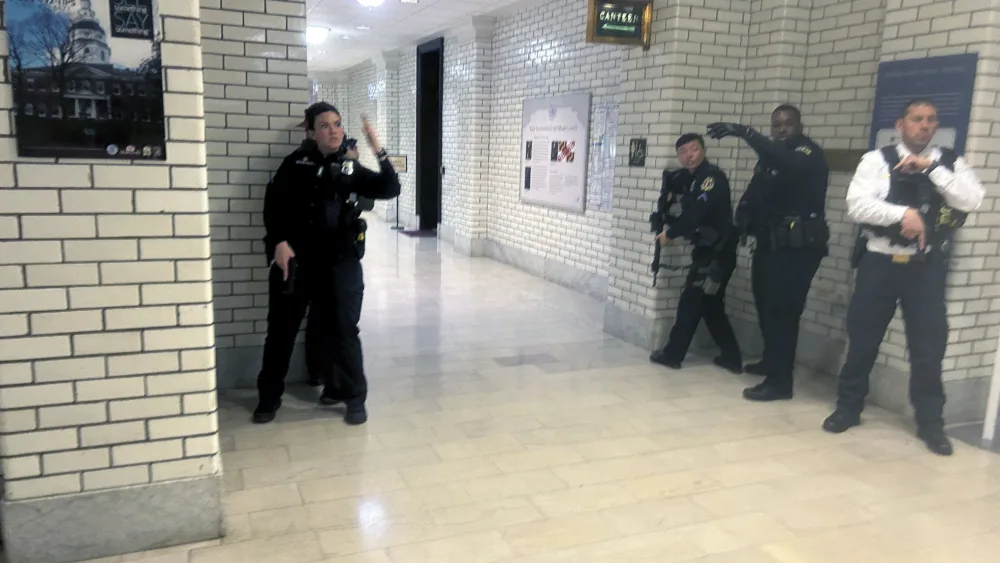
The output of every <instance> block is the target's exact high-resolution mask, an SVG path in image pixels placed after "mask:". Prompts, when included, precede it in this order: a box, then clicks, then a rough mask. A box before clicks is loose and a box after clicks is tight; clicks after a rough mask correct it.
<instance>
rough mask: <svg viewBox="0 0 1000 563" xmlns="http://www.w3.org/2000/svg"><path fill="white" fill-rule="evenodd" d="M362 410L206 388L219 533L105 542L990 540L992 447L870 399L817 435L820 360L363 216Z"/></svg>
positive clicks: (718, 556) (914, 545)
mask: <svg viewBox="0 0 1000 563" xmlns="http://www.w3.org/2000/svg"><path fill="white" fill-rule="evenodd" d="M369 240H370V242H369V252H368V256H367V257H366V259H365V264H366V276H367V286H368V290H367V294H366V303H365V310H364V321H363V327H362V335H363V338H364V341H365V345H366V353H367V358H366V360H367V362H366V363H367V366H368V373H369V377H370V379H371V388H372V391H371V395H370V399H371V400H370V403H369V407H370V413H371V420H370V421H369V423H368V424H366V425H364V426H360V427H349V426H346V425H345V424H343V422H342V420H341V418H340V416H339V414H340V413H339V412H335V411H333V410H331V409H327V408H322V407H318V406H316V401H315V399H316V393H317V392H316V391H315V390H313V389H311V388H307V387H301V388H292V389H290V391H289V396H287V397H286V400H285V406H284V408H283V409H282V410H281V411H280V412H279V413H278V417H277V420H276V421H275V422H274V423H272V424H270V425H266V426H263V427H262V426H253V425H251V424H250V422H249V419H250V412H249V409H250V408H252V406H253V401H254V399H253V393H252V392H240V393H229V394H226V395H224V396H223V397H222V398H221V407H220V408H221V411H220V417H221V421H220V424H221V426H222V431H223V435H222V444H223V449H224V451H225V454H224V456H223V464H224V468H225V483H226V493H225V507H226V529H227V536H226V537H225V538H224V539H222V540H220V541H215V542H209V543H205V544H199V545H195V546H187V547H183V548H173V549H168V550H162V551H158V552H155V553H148V554H136V555H132V556H125V557H115V558H110V559H105V560H102V561H103V562H109V563H110V562H119V561H134V560H141V561H144V562H145V563H236V562H239V563H249V562H262V563H263V562H266V563H279V562H280V563H305V562H313V561H325V562H328V563H333V562H337V563H415V562H428V563H449V562H455V563H477V562H510V563H514V562H518V563H529V562H530V563H554V562H565V563H583V562H623V563H626V562H627V563H633V562H657V563H669V562H676V561H699V562H702V563H776V562H781V563H827V562H836V563H843V562H851V563H902V562H906V563H925V562H935V563H944V562H947V563H977V562H983V563H986V562H990V563H995V562H996V561H997V555H996V554H997V553H1000V457H997V456H995V455H993V454H989V453H987V452H983V451H980V450H976V449H973V448H971V447H969V446H966V445H965V444H960V443H956V454H955V456H954V457H952V458H940V457H935V456H934V455H932V454H930V453H928V452H927V451H926V450H925V449H924V447H923V445H922V444H921V443H920V442H919V441H917V440H916V439H915V438H914V437H913V435H912V431H911V430H910V428H909V426H908V424H907V421H905V420H901V419H899V418H898V417H896V416H894V415H891V414H888V413H885V412H884V411H879V410H877V409H871V410H870V411H869V412H867V413H866V418H865V424H864V425H863V426H862V427H860V428H857V429H854V430H852V431H851V432H848V433H847V434H843V435H839V436H832V435H829V434H824V433H823V432H822V430H821V429H820V424H821V423H822V421H823V417H824V416H826V415H827V414H829V408H830V404H831V395H830V392H829V391H828V390H827V389H828V382H827V384H823V383H814V384H812V385H809V384H806V385H802V386H800V388H799V394H798V396H797V397H796V398H795V400H794V401H790V402H784V403H782V404H763V405H762V404H753V403H748V402H746V401H744V400H743V399H742V398H741V397H740V391H741V389H742V388H743V387H744V386H745V385H746V384H748V383H751V382H752V381H753V379H752V378H751V377H749V376H743V377H736V376H733V375H731V374H728V373H726V372H723V371H721V370H718V369H716V368H714V367H713V366H711V365H707V364H705V363H704V362H697V361H689V362H688V365H687V366H686V368H685V369H684V370H683V371H680V372H671V371H668V370H666V369H664V368H660V367H654V366H651V365H649V363H648V361H647V359H646V358H647V354H648V353H647V351H645V350H640V349H637V348H635V347H632V346H629V345H627V344H624V343H622V342H621V341H618V340H615V339H613V338H610V337H608V336H606V335H605V334H603V332H602V330H601V324H602V323H601V318H602V315H603V303H599V302H595V301H592V300H589V299H587V298H585V297H581V296H580V295H577V294H575V293H573V292H571V291H569V290H565V289H563V288H560V287H557V286H554V285H552V284H549V283H546V282H544V281H541V280H539V279H537V278H534V277H531V276H529V275H527V274H524V273H522V272H520V271H517V270H514V269H512V268H510V267H507V266H504V265H501V264H498V263H496V262H493V261H490V260H488V259H470V258H466V257H462V256H459V255H456V254H455V253H454V252H452V250H451V248H450V246H448V245H439V244H438V241H437V240H435V239H411V238H407V237H401V236H397V235H396V234H394V233H392V232H391V231H389V230H388V228H387V227H386V226H384V225H382V224H373V226H372V229H371V232H370V238H369Z"/></svg>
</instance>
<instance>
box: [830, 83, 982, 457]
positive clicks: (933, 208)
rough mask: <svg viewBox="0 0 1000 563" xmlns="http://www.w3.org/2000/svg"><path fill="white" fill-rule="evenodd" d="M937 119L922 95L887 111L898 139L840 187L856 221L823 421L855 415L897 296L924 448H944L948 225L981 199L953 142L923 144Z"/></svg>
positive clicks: (855, 420)
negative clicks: (842, 347)
mask: <svg viewBox="0 0 1000 563" xmlns="http://www.w3.org/2000/svg"><path fill="white" fill-rule="evenodd" d="M937 127H938V118H937V109H936V108H935V106H934V104H933V103H932V102H931V101H929V100H924V99H916V100H913V101H911V102H909V103H908V104H907V105H906V106H905V107H904V108H903V112H902V114H901V115H900V117H899V119H898V120H897V121H896V130H897V131H898V132H899V133H900V136H901V139H902V140H901V142H900V143H898V144H897V145H894V146H887V147H883V148H882V149H880V150H875V151H872V152H869V153H867V154H866V155H865V156H864V157H863V158H862V159H861V163H860V164H859V165H858V169H857V171H856V172H855V174H854V178H853V179H852V180H851V184H850V186H849V187H848V190H847V213H848V215H849V216H850V217H851V219H853V220H854V221H856V222H858V223H859V224H860V227H861V229H860V236H859V238H858V242H857V246H856V248H855V252H854V255H853V256H852V265H853V266H854V267H855V268H856V269H857V278H856V282H855V288H854V295H853V297H852V298H851V304H850V306H849V308H848V311H847V334H848V339H849V341H850V343H849V347H848V352H847V360H846V361H845V362H844V366H843V368H842V369H841V371H840V376H839V378H838V399H837V408H836V410H835V411H834V413H833V414H832V415H830V417H829V418H827V419H826V420H825V421H824V423H823V428H824V429H825V430H826V431H827V432H833V433H840V432H844V431H846V430H848V429H849V428H851V427H853V426H857V425H858V424H860V422H861V418H860V415H861V410H862V408H863V407H864V401H865V398H866V397H867V395H868V377H869V374H870V373H871V369H872V366H873V365H874V363H875V359H876V357H877V356H878V349H879V344H881V342H882V338H883V337H884V336H885V330H886V327H887V326H888V325H889V322H890V321H891V320H892V317H893V315H894V314H895V312H896V304H897V303H899V305H900V306H901V307H902V312H903V320H904V321H905V323H906V344H907V348H909V353H910V400H911V401H912V403H913V408H914V411H915V414H916V422H917V436H919V437H920V439H921V440H923V441H924V443H925V444H926V445H927V447H928V448H929V449H930V450H931V451H932V452H934V453H936V454H939V455H951V453H952V445H951V442H950V441H949V440H948V437H947V436H946V435H945V432H944V418H943V411H944V403H945V396H944V388H943V385H942V381H941V363H942V360H943V359H944V354H945V348H946V346H947V342H948V316H947V310H946V308H945V287H946V284H947V277H948V263H949V260H950V257H951V252H952V248H953V237H954V234H955V230H956V229H957V228H959V227H960V226H962V224H963V223H964V222H965V218H966V216H967V214H968V213H970V212H972V211H974V210H976V209H977V208H978V207H979V206H980V204H982V201H983V197H984V195H985V190H984V189H983V186H982V184H981V183H980V182H979V180H978V179H977V178H976V176H975V174H974V173H973V172H972V170H971V169H970V168H969V166H968V165H967V164H966V162H965V161H964V160H963V159H962V158H961V157H959V156H957V155H956V154H955V152H954V151H952V150H950V149H947V148H943V147H937V146H934V145H933V144H931V143H932V140H933V138H934V134H935V133H936V131H937Z"/></svg>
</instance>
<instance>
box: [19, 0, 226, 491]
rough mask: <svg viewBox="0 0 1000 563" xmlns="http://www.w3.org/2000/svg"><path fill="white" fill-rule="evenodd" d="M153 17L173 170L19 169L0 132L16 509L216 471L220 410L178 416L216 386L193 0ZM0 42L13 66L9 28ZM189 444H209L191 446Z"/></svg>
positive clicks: (43, 164)
mask: <svg viewBox="0 0 1000 563" xmlns="http://www.w3.org/2000/svg"><path fill="white" fill-rule="evenodd" d="M205 3H207V4H211V2H205ZM216 3H217V2H216ZM159 11H160V16H161V18H160V22H159V24H160V25H159V29H163V30H164V44H163V53H164V60H163V64H164V67H165V68H167V69H168V73H170V74H171V75H172V78H171V80H169V81H167V84H168V85H169V86H170V88H171V89H170V90H168V91H167V92H166V98H167V107H166V117H167V120H168V122H167V131H168V134H167V155H168V158H169V160H168V161H166V163H148V164H147V163H144V162H135V163H125V162H121V163H115V162H109V161H100V162H81V161H72V162H63V161H61V160H55V159H24V158H19V157H18V156H17V152H16V145H15V139H14V137H13V136H12V134H11V132H10V131H9V130H8V128H7V127H4V128H3V129H4V130H3V131H2V132H0V175H2V176H3V180H2V181H0V327H2V329H0V457H2V466H3V474H4V478H5V480H6V482H5V498H6V500H8V501H16V500H24V499H31V498H37V497H47V496H52V495H60V494H72V493H80V492H84V491H93V490H97V489H106V488H115V487H123V486H128V485H141V484H145V483H150V482H154V481H164V480H172V479H179V478H182V477H184V478H187V477H198V476H208V475H213V474H217V473H218V472H219V471H220V464H219V457H218V452H219V448H218V438H217V431H218V429H217V417H216V414H215V411H216V409H215V406H214V404H212V406H211V407H210V408H206V409H202V410H200V411H198V412H197V415H195V416H184V415H186V414H187V411H186V407H185V405H187V404H188V403H189V402H190V400H191V399H192V398H194V397H199V396H201V395H203V394H204V393H206V392H208V393H214V389H215V371H214V363H213V361H214V360H213V357H214V351H213V344H214V342H213V334H212V329H211V325H212V322H213V319H212V314H211V301H212V296H211V268H210V261H209V237H208V235H209V233H208V211H209V201H208V197H207V191H206V178H207V175H206V173H205V167H206V146H205V142H204V141H203V139H202V135H203V133H202V131H203V130H204V119H205V118H204V116H203V110H202V108H203V94H202V62H201V58H200V47H199V42H200V41H201V39H200V38H199V31H200V26H199V24H198V21H197V14H198V2H197V0H171V1H170V2H161V3H160V4H159ZM0 43H2V44H3V45H4V48H3V49H2V50H0V53H3V54H2V55H0V58H3V59H6V56H5V54H6V44H7V37H6V34H2V33H0ZM3 63H4V64H6V60H4V61H3ZM180 77H183V78H182V79H178V80H175V79H177V78H180ZM0 80H3V82H0V99H5V100H8V102H7V104H9V100H10V99H11V91H10V86H9V84H8V83H7V82H6V77H4V78H0ZM10 121H11V114H10V106H9V105H3V106H2V107H0V123H3V124H5V125H6V124H8V123H10ZM14 173H16V182H15V180H14ZM185 357H190V358H192V359H193V358H202V359H203V360H204V361H201V362H191V361H183V358H185ZM153 395H156V396H155V397H154V396H153ZM187 440H197V442H194V443H197V444H201V447H199V448H197V449H191V450H189V451H185V449H184V448H183V447H182V445H183V444H184V443H185V441H187ZM159 462H168V463H172V464H180V465H177V467H183V468H184V470H183V471H181V470H179V469H174V467H175V466H173V465H170V466H167V467H165V468H164V469H159V465H158V463H159Z"/></svg>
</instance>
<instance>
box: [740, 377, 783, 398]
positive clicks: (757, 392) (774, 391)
mask: <svg viewBox="0 0 1000 563" xmlns="http://www.w3.org/2000/svg"><path fill="white" fill-rule="evenodd" d="M743 398H744V399H746V400H748V401H758V402H769V401H785V400H788V399H791V398H792V390H791V389H785V388H782V387H778V386H777V385H775V384H773V383H771V382H769V381H768V380H766V379H765V380H764V382H763V383H760V384H758V385H755V386H753V387H748V388H746V389H744V390H743Z"/></svg>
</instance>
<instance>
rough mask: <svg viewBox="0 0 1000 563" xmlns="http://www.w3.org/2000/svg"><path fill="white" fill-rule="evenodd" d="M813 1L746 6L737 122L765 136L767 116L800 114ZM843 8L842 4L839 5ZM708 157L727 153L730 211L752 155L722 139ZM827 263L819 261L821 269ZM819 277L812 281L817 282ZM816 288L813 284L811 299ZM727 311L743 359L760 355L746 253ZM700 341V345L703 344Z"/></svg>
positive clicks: (771, 0)
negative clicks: (784, 109) (785, 108)
mask: <svg viewBox="0 0 1000 563" xmlns="http://www.w3.org/2000/svg"><path fill="white" fill-rule="evenodd" d="M812 4H813V0H755V1H754V2H752V4H751V6H750V11H749V13H748V14H747V15H748V16H749V22H750V26H749V31H748V35H747V38H746V44H747V49H746V58H745V59H744V61H743V67H744V68H745V69H746V70H745V73H744V76H743V83H742V84H741V85H740V86H739V88H740V89H741V93H742V107H741V109H740V114H741V115H740V120H739V121H740V122H741V123H744V124H746V125H750V126H752V127H753V128H755V129H757V130H758V131H760V132H761V133H763V134H765V135H769V134H770V126H771V113H772V112H773V111H774V108H776V107H777V106H779V105H781V104H792V105H795V106H796V107H798V108H799V109H800V110H801V109H803V108H802V106H801V104H802V97H803V93H802V92H803V84H804V79H805V73H806V55H807V52H808V49H809V33H810V22H811V17H812ZM842 4H843V3H842ZM802 119H803V123H804V124H805V134H806V135H812V134H813V130H812V124H813V123H814V122H813V121H811V119H812V116H810V115H807V114H805V113H803V115H802ZM708 146H709V151H710V155H711V154H712V153H715V152H717V151H720V149H725V150H729V151H732V152H731V154H732V155H734V156H735V157H736V160H735V161H724V166H723V169H724V170H725V171H726V173H727V174H728V175H729V181H730V185H731V186H732V190H733V192H732V193H733V205H736V203H737V202H738V201H739V198H740V197H742V196H743V192H745V191H746V187H747V185H748V184H749V183H750V178H751V177H752V175H753V167H754V164H755V163H756V162H757V153H755V152H754V151H753V150H752V149H750V148H749V147H748V146H747V144H746V143H745V142H744V141H741V140H738V139H724V140H722V141H713V140H708ZM826 262H827V261H824V264H825V263H826ZM819 277H820V276H817V279H818V278H819ZM821 286H822V283H821V282H817V281H815V280H814V282H813V288H812V291H811V293H810V295H811V296H812V297H811V299H814V298H815V295H816V293H817V291H818V290H819V288H820V287H821ZM726 305H727V310H728V313H729V316H730V320H731V322H732V324H733V329H734V330H735V331H736V335H737V337H738V338H739V341H740V346H741V348H742V351H743V353H744V355H746V356H751V357H752V356H755V355H757V354H759V352H760V350H761V347H762V345H763V338H762V337H761V334H760V328H759V324H758V322H757V310H756V308H755V307H754V304H753V294H752V292H751V289H750V257H749V252H748V251H747V250H746V249H741V250H740V259H739V262H738V266H737V269H736V271H735V272H734V274H733V278H732V280H731V281H730V283H729V289H728V290H727V291H726ZM815 318H816V313H815V312H808V311H807V312H806V313H805V314H803V317H802V319H803V321H806V322H808V321H810V320H813V319H815ZM702 341H703V340H702ZM822 344H823V342H815V341H810V340H809V338H800V341H799V348H800V350H801V349H803V348H807V347H809V346H811V345H816V346H822Z"/></svg>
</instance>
